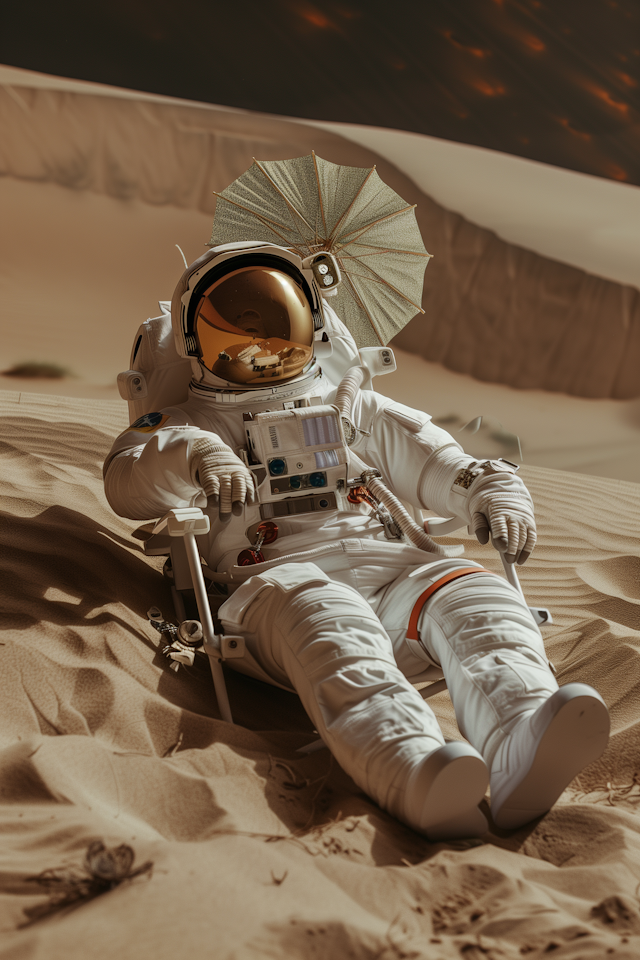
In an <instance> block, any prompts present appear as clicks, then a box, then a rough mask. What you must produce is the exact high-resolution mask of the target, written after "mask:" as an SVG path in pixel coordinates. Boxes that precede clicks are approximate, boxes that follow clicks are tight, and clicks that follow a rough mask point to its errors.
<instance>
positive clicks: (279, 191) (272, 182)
mask: <svg viewBox="0 0 640 960" xmlns="http://www.w3.org/2000/svg"><path fill="white" fill-rule="evenodd" d="M253 162H254V163H255V165H256V167H257V168H258V170H259V171H260V173H262V174H263V175H264V176H265V177H266V178H267V180H268V181H269V183H270V184H271V186H272V187H273V189H274V190H275V191H276V193H278V194H279V195H280V196H281V197H282V199H283V200H284V202H285V203H286V205H287V206H288V207H289V209H290V210H291V211H292V212H293V213H295V215H296V216H297V217H299V218H300V219H301V220H302V222H303V223H304V225H305V227H308V228H309V230H311V232H312V233H313V234H314V235H315V230H314V229H313V227H312V226H311V224H310V223H307V221H306V220H305V218H304V217H303V216H302V214H301V213H300V211H299V210H297V209H296V207H294V205H293V204H292V203H291V202H290V201H289V200H288V199H287V198H286V196H285V195H284V193H283V192H282V190H281V189H280V187H279V186H278V184H277V183H276V182H275V180H273V178H272V177H270V176H269V174H268V173H267V171H266V170H265V169H264V167H262V166H261V165H260V161H259V160H256V158H255V157H254V158H253ZM298 233H300V236H301V237H302V239H303V240H304V239H305V237H304V234H303V233H302V232H301V231H300V228H299V227H298Z"/></svg>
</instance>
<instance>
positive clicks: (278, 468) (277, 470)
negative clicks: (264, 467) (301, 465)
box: [269, 457, 287, 477]
mask: <svg viewBox="0 0 640 960" xmlns="http://www.w3.org/2000/svg"><path fill="white" fill-rule="evenodd" d="M286 469H287V464H286V462H285V461H284V460H281V459H280V458H279V457H278V458H277V459H275V460H270V461H269V473H270V474H271V476H272V477H281V476H282V474H283V473H284V472H285V470H286Z"/></svg>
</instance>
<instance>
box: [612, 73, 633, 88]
mask: <svg viewBox="0 0 640 960" xmlns="http://www.w3.org/2000/svg"><path fill="white" fill-rule="evenodd" d="M616 77H617V78H618V80H622V82H623V83H624V84H626V86H627V87H637V86H638V81H637V80H634V78H633V77H630V76H629V74H628V73H622V71H621V70H616Z"/></svg>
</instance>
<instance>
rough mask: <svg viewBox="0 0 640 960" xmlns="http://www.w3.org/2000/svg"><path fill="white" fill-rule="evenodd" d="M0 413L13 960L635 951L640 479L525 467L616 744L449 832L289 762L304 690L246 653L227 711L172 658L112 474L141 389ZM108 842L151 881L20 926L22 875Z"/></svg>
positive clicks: (303, 733)
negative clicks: (110, 454)
mask: <svg viewBox="0 0 640 960" xmlns="http://www.w3.org/2000/svg"><path fill="white" fill-rule="evenodd" d="M0 425H1V433H0V438H1V446H0V453H1V455H2V468H1V470H0V493H1V496H2V501H1V502H2V508H1V509H2V518H1V522H0V541H1V542H2V550H1V551H0V570H1V572H2V576H1V577H0V594H1V595H2V607H3V611H4V616H3V618H2V628H3V629H2V634H1V635H0V658H1V661H2V669H3V698H2V701H1V702H0V714H1V718H2V723H0V792H1V797H2V802H1V803H0V830H1V831H2V836H3V841H4V842H3V844H2V847H1V848H0V929H2V931H3V942H2V945H0V957H1V958H3V960H4V958H6V960H9V958H11V960H13V958H16V957H18V956H19V957H21V958H29V960H41V958H42V960H44V958H51V957H57V956H63V955H64V956H65V957H67V958H71V960H73V958H74V957H76V956H77V957H78V958H80V957H82V958H83V960H84V958H85V957H86V956H87V955H90V956H91V957H92V958H93V957H95V958H97V960H99V958H102V957H104V958H107V957H112V956H114V955H118V956H121V957H122V958H124V960H128V958H134V957H135V958H140V957H141V956H142V957H145V956H147V955H149V956H153V957H154V960H158V958H159V960H164V958H167V960H169V958H172V960H173V958H174V957H176V956H180V955H183V954H184V952H185V950H186V949H188V950H189V952H190V953H191V954H192V955H194V956H202V957H209V956H211V957H216V958H224V960H226V958H229V960H232V958H233V960H245V958H253V957H255V958H265V957H274V958H276V957H277V958H282V957H284V958H287V957H291V958H298V957H305V958H307V957H319V958H327V960H329V958H334V957H337V956H353V957H356V958H362V960H364V958H372V957H382V958H385V960H391V958H394V957H400V956H405V957H415V958H418V960H419V958H423V957H424V958H425V960H427V958H428V960H434V958H444V960H448V958H454V957H456V958H457V957H460V956H464V957H480V956H483V957H490V958H495V960H498V958H516V957H521V956H523V955H526V956H530V957H532V958H536V957H540V958H542V957H546V956H547V955H548V954H549V953H552V952H555V951H557V955H558V956H562V957H567V958H571V960H579V958H586V957H594V958H595V957H598V958H600V957H604V956H605V955H608V952H611V951H613V953H612V955H613V956H615V957H627V958H632V957H637V955H638V952H639V950H640V914H639V911H638V901H637V899H636V890H637V884H638V873H637V871H638V867H637V864H638V862H639V859H640V837H639V836H638V835H639V833H640V820H639V819H638V805H639V803H640V784H639V783H638V781H637V770H638V762H637V757H638V748H639V746H640V744H639V742H638V733H639V731H640V707H639V706H638V704H639V703H640V700H639V698H638V683H639V681H640V668H639V665H638V647H639V643H640V597H639V592H638V587H637V582H638V581H637V578H636V576H635V574H636V571H637V570H638V568H639V566H640V499H639V494H638V487H637V485H635V484H632V483H625V482H622V481H613V480H609V479H602V478H595V477H586V476H581V475H575V474H574V475H572V474H567V473H560V472H558V471H553V470H548V469H543V468H534V467H529V468H526V467H525V468H523V474H524V478H525V480H526V482H527V483H528V485H529V486H530V489H531V491H532V494H533V497H534V500H535V502H536V508H537V514H538V517H539V529H540V543H539V545H538V547H537V548H536V551H535V552H534V554H533V557H532V558H531V560H530V562H529V563H528V564H527V565H526V566H525V567H524V568H522V570H521V579H522V583H523V586H524V589H525V592H526V594H527V596H528V597H529V599H530V600H531V601H532V602H536V603H539V604H543V603H544V604H546V605H548V606H549V607H550V608H551V609H552V612H553V616H554V619H555V623H554V625H553V626H551V627H547V628H545V639H546V643H547V649H548V652H549V654H550V656H551V658H552V659H553V660H554V661H555V663H556V666H557V668H558V671H559V677H560V680H561V682H567V681H568V680H584V681H586V682H592V683H593V684H594V685H595V686H596V687H597V688H598V689H599V690H600V691H601V692H602V694H603V696H604V697H605V699H606V701H607V703H608V705H609V707H610V709H611V712H612V721H613V723H612V729H613V736H612V740H611V744H610V747H609V749H608V750H607V752H606V754H605V755H604V757H603V758H602V760H601V761H599V763H597V764H594V765H593V766H592V767H591V768H589V769H588V770H587V771H584V772H583V773H582V774H581V775H580V777H579V778H578V779H577V780H576V781H574V783H573V784H572V785H571V787H570V788H569V789H568V790H567V791H566V792H565V794H564V795H563V797H562V798H561V801H560V803H559V804H558V805H557V806H556V807H555V808H554V810H553V811H552V812H551V813H549V814H548V815H547V816H546V817H545V818H543V819H542V820H541V821H540V822H538V823H534V824H533V825H530V826H528V827H526V828H523V829H521V830H519V831H516V832H515V833H512V834H507V833H503V832H501V831H497V830H494V831H492V833H491V834H489V835H488V836H487V838H485V841H486V842H483V843H453V844H430V843H428V842H427V841H425V840H424V839H423V838H421V837H419V836H418V835H416V834H415V833H413V832H412V831H410V830H409V829H407V828H405V827H404V826H402V825H401V824H399V823H397V822H396V821H394V820H393V819H392V818H391V817H389V816H388V815H387V814H385V813H383V812H382V811H381V810H380V809H379V808H378V807H376V805H375V804H373V803H372V802H371V801H370V800H369V799H368V798H367V797H365V796H364V795H363V794H362V793H361V792H360V791H359V790H358V789H357V788H356V787H355V785H354V784H353V783H352V781H351V780H350V779H349V778H348V777H347V776H346V775H345V774H344V773H342V771H341V770H340V769H339V768H338V767H337V765H336V764H335V763H334V762H332V760H331V758H330V756H329V755H328V753H327V751H321V752H318V753H316V754H312V755H310V756H307V757H301V756H300V755H299V754H296V752H295V750H296V748H297V747H299V746H301V745H303V744H305V743H307V742H309V741H310V740H312V739H313V736H314V735H313V731H312V729H311V725H310V723H309V721H308V719H307V718H306V716H305V715H304V713H303V711H302V709H301V707H300V704H299V701H298V700H297V698H296V697H294V696H293V695H291V694H287V693H286V692H285V691H282V690H278V689H276V688H271V687H269V686H267V685H263V684H260V683H258V682H255V681H250V680H249V679H248V678H245V677H242V676H239V675H234V674H233V673H232V672H231V671H229V672H228V685H229V693H230V699H231V703H232V707H233V710H234V714H235V719H236V725H234V726H229V725H228V724H226V723H224V722H222V721H221V720H220V718H219V714H218V711H217V707H216V703H215V698H214V696H213V692H212V689H211V682H210V678H209V676H208V674H207V672H206V670H205V671H203V672H201V671H198V670H195V671H193V672H192V674H191V675H189V674H188V673H187V672H186V671H180V673H178V674H175V673H174V672H173V671H171V670H169V669H167V663H166V661H165V660H164V659H163V658H162V657H161V656H160V655H159V654H158V652H157V646H158V643H157V640H156V635H155V634H154V631H153V630H152V629H151V628H150V627H149V625H148V623H147V620H146V610H147V608H148V607H149V606H150V605H151V604H153V603H157V604H159V605H160V606H161V608H162V609H163V610H164V611H165V613H167V614H168V613H169V611H170V601H169V597H168V594H167V589H166V583H165V581H163V578H162V576H161V573H160V566H161V564H160V562H159V559H158V558H155V559H152V558H145V557H144V556H143V554H142V553H141V550H140V546H139V543H138V542H137V541H135V540H133V539H132V538H131V536H130V533H131V530H132V529H133V528H134V527H135V524H134V523H133V522H130V521H125V520H122V519H120V518H117V517H115V516H114V515H113V514H112V513H111V511H110V509H109V507H108V505H107V504H106V501H105V499H104V495H103V492H102V482H101V475H100V468H101V462H102V459H103V457H104V456H105V454H106V452H107V450H108V449H109V446H110V443H111V440H112V437H113V436H115V435H116V434H117V433H118V432H119V430H121V429H122V428H123V427H124V426H126V407H125V405H124V404H120V405H118V404H117V403H104V402H101V401H87V400H79V399H75V398H58V397H46V396H42V395H28V394H25V393H22V394H18V393H2V392H0ZM448 539H449V542H463V543H464V544H465V547H466V553H467V555H468V556H469V557H472V558H473V559H481V560H482V562H483V563H485V564H487V565H488V566H491V567H492V568H493V569H496V570H497V569H498V561H497V558H496V557H495V556H493V555H492V553H491V550H490V549H489V548H484V547H480V545H479V544H477V542H475V541H473V540H472V539H471V538H470V537H468V536H467V535H466V534H464V535H463V536H455V537H450V538H448ZM433 704H434V708H435V709H436V711H437V713H438V716H439V717H440V719H441V722H442V725H443V728H444V729H445V732H446V733H447V735H448V736H454V737H460V734H459V732H458V731H457V728H456V727H455V721H454V719H453V715H452V710H451V705H450V702H449V701H448V698H447V696H446V694H441V695H439V696H438V697H436V698H434V701H433ZM96 838H98V839H103V840H104V841H105V843H107V845H116V844H119V843H128V844H130V845H131V846H132V847H133V848H134V850H135V853H136V860H135V863H136V865H137V864H141V863H142V862H143V861H145V860H151V861H153V863H154V869H153V873H152V876H151V877H150V878H148V877H140V878H138V879H136V880H134V881H133V882H131V883H129V884H123V885H121V886H119V887H117V888H116V889H114V890H113V891H111V892H110V893H107V894H104V895H102V896H100V897H98V898H97V899H95V900H92V901H91V902H89V903H86V904H83V905H81V906H78V907H77V908H76V909H74V910H67V911H66V912H64V913H61V914H60V915H54V916H51V917H49V918H48V919H43V920H41V921H39V922H38V923H33V924H31V925H27V926H20V925H21V924H23V923H24V922H25V919H26V914H25V912H24V911H25V910H26V909H29V908H33V907H34V906H36V905H39V904H42V903H44V902H45V900H46V896H45V893H44V891H42V890H40V889H39V888H38V887H37V885H35V884H34V883H32V882H29V881H28V880H27V878H28V877H29V876H32V875H34V874H38V873H39V872H41V871H42V870H44V869H46V868H51V867H57V866H61V865H64V864H67V865H73V864H78V863H80V862H81V860H82V857H83V855H84V852H85V850H86V847H87V845H88V843H89V841H91V840H93V839H96ZM114 918H117V922H114Z"/></svg>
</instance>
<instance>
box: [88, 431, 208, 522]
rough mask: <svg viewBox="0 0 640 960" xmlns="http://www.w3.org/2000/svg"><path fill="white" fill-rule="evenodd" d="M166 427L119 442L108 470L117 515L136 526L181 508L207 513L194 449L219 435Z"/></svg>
mask: <svg viewBox="0 0 640 960" xmlns="http://www.w3.org/2000/svg"><path fill="white" fill-rule="evenodd" d="M163 421H164V422H163V423H162V424H161V425H160V426H158V427H157V428H153V429H150V430H149V432H146V433H144V432H141V431H139V430H136V429H133V428H129V429H128V430H126V431H125V432H124V433H122V434H121V435H120V436H119V437H118V438H117V439H116V441H115V443H114V445H113V447H112V448H111V452H110V455H109V457H108V458H107V460H106V462H105V466H104V488H105V495H106V497H107V500H108V501H109V504H110V506H111V507H112V509H113V510H114V511H115V512H116V513H117V514H119V515H120V516H122V517H129V518H130V519H132V520H153V519H155V518H156V517H161V516H163V514H165V513H166V512H167V511H168V510H172V509H173V508H176V507H192V506H198V507H205V506H206V504H207V498H206V495H205V493H204V491H203V489H202V486H201V485H200V484H199V483H198V482H197V480H196V477H195V476H194V471H193V469H192V465H191V454H192V450H193V445H194V443H195V442H196V441H197V440H199V439H207V440H210V441H212V442H213V443H217V444H221V445H222V440H221V439H220V437H218V436H217V435H216V434H214V433H211V432H208V431H206V430H201V429H200V428H199V427H196V426H192V425H189V424H180V423H175V422H172V419H171V418H169V417H168V416H166V415H164V416H163Z"/></svg>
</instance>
